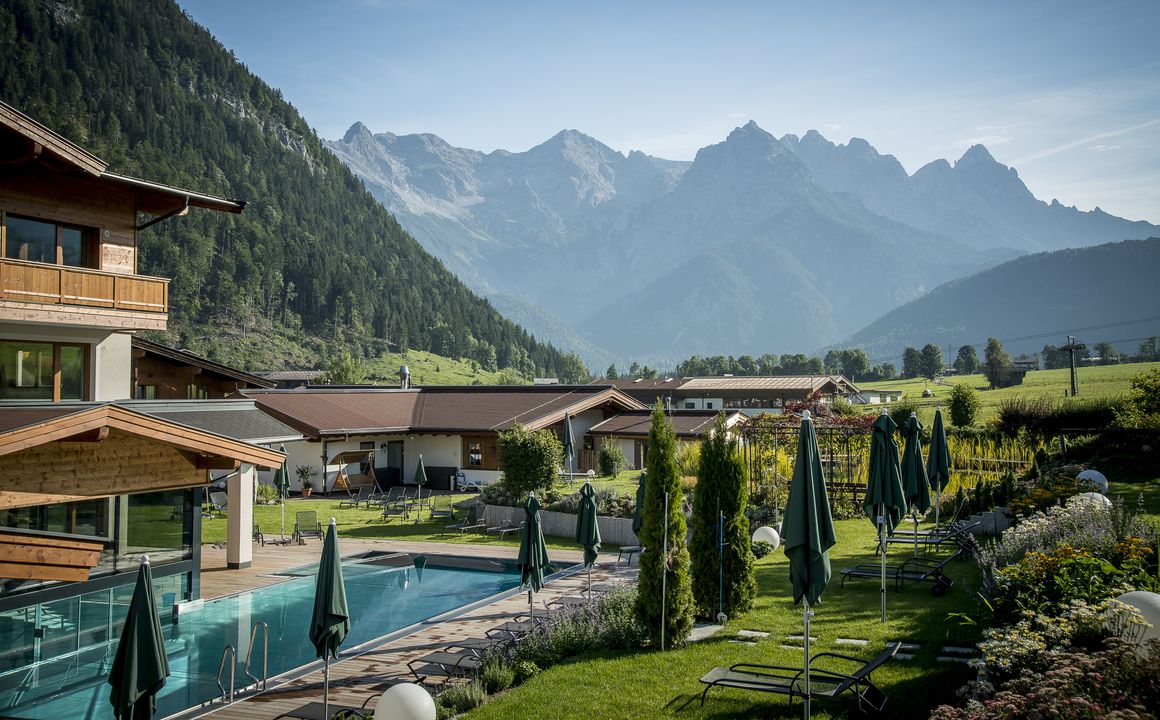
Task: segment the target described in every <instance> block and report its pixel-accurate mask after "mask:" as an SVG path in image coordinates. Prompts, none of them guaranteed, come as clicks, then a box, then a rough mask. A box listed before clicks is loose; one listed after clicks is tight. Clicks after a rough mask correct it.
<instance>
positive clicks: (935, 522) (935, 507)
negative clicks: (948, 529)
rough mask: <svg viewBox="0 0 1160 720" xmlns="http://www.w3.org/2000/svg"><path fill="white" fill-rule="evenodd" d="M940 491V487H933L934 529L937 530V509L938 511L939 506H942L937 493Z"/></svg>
mask: <svg viewBox="0 0 1160 720" xmlns="http://www.w3.org/2000/svg"><path fill="white" fill-rule="evenodd" d="M941 491H942V488H940V487H936V488H935V489H934V529H935V531H937V530H938V511H939V508H940V507H941V506H942V502H941V501H940V500H939V493H940V492H941Z"/></svg>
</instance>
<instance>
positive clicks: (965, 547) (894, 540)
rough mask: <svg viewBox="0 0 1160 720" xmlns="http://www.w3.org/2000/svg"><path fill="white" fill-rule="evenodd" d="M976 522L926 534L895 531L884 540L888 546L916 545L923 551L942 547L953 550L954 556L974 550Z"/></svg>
mask: <svg viewBox="0 0 1160 720" xmlns="http://www.w3.org/2000/svg"><path fill="white" fill-rule="evenodd" d="M978 525H979V523H978V522H977V521H976V522H963V521H960V522H957V523H955V524H954V525H952V526H950V527H948V528H947V529H946V530H942V531H932V532H929V533H927V534H922V533H921V532H920V533H919V534H917V535H916V534H915V533H914V531H910V532H909V533H906V532H899V531H897V530H896V531H895V532H894V534H893V535H891V536H889V537H887V538H886V542H887V543H888V544H892V545H893V544H899V545H918V546H919V547H922V548H924V549H931V550H935V551H937V550H942V549H943V548H944V547H945V548H948V549H954V550H955V553H956V555H957V554H959V553H962V552H966V553H968V554H969V553H970V552H971V551H973V550H974V548H975V545H976V541H975V535H974V529H975V528H976V527H978Z"/></svg>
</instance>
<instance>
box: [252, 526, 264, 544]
mask: <svg viewBox="0 0 1160 720" xmlns="http://www.w3.org/2000/svg"><path fill="white" fill-rule="evenodd" d="M254 542H256V543H258V544H259V545H265V544H266V536H265V535H263V534H262V528H261V527H259V526H258V525H255V526H254Z"/></svg>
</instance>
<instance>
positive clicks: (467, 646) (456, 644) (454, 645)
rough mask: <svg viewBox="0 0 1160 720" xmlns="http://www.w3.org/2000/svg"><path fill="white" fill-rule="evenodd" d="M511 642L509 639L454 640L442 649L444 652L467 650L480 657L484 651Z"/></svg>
mask: <svg viewBox="0 0 1160 720" xmlns="http://www.w3.org/2000/svg"><path fill="white" fill-rule="evenodd" d="M509 642H511V638H489V637H481V638H479V637H477V638H464V639H462V640H455V641H453V642H450V643H448V644H447V645H446V647H444V648H443V649H444V650H456V649H458V650H467V651H469V652H471V653H473V654H475V655H477V656H481V655H482V654H483V653H484V651H486V650H490V649H491V648H493V647H496V646H498V645H503V644H504V643H509Z"/></svg>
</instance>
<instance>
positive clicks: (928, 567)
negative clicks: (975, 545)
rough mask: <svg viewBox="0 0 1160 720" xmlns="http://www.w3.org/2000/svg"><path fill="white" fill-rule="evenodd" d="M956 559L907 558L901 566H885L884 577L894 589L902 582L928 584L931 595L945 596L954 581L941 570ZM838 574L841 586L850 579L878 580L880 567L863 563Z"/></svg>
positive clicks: (956, 554) (880, 571)
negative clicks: (892, 583) (891, 582)
mask: <svg viewBox="0 0 1160 720" xmlns="http://www.w3.org/2000/svg"><path fill="white" fill-rule="evenodd" d="M956 557H958V553H955V554H954V555H948V556H946V557H945V558H943V559H942V560H932V559H930V558H923V557H912V558H907V559H906V561H905V562H903V563H902V564H901V565H887V566H886V577H887V579H891V580H894V587H896V588H901V587H902V583H903V582H929V583H934V587H932V588H931V590H930V592H931V594H932V595H945V594H946V591H947V590H950V588H951V586H952V585H954V580H951V579H950V578H949V577H947V575H946V573H944V572H943V568H945V567H946V566H947V564H948V563H950V561H951V560H954V559H955V558H956ZM838 572H840V573H842V585H843V586H844V585H845V584H846V581H847V580H849V579H850V578H864V579H867V580H878V579H880V578H881V577H882V566H881V565H880V564H878V563H865V564H863V565H855V566H854V567H848V568H842V569H841V570H839V571H838Z"/></svg>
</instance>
